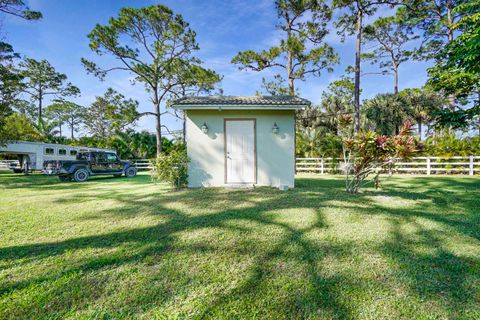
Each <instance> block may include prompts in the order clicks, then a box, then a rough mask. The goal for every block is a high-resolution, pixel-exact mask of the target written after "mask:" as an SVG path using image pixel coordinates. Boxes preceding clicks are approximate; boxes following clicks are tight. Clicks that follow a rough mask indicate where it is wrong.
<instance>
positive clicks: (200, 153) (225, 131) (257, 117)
mask: <svg viewBox="0 0 480 320" xmlns="http://www.w3.org/2000/svg"><path fill="white" fill-rule="evenodd" d="M308 105H310V102H309V101H307V100H305V99H301V98H297V97H291V96H268V97H267V96H255V97H232V96H210V97H186V98H182V99H179V100H176V101H175V102H173V103H172V107H173V108H176V109H181V110H183V111H185V114H186V143H187V153H188V157H189V159H190V163H189V168H188V180H189V182H188V183H189V186H190V187H202V186H203V187H209V186H240V185H247V186H273V187H279V188H284V187H290V188H291V187H294V181H295V180H294V179H295V177H294V176H295V111H296V110H298V109H302V108H305V107H307V106H308Z"/></svg>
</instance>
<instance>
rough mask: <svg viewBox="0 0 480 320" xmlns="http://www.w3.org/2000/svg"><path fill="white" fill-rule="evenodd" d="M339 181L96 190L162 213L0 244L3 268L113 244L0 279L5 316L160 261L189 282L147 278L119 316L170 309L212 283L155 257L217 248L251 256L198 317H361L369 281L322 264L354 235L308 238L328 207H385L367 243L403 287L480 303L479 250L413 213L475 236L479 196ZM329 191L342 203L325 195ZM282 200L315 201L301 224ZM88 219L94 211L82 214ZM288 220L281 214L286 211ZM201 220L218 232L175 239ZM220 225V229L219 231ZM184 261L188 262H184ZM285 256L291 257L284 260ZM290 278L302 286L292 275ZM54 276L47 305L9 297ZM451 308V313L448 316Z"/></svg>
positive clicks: (65, 308)
mask: <svg viewBox="0 0 480 320" xmlns="http://www.w3.org/2000/svg"><path fill="white" fill-rule="evenodd" d="M342 188H343V181H341V180H337V179H321V180H318V179H300V180H298V181H297V188H296V189H294V190H290V191H288V192H280V191H276V190H272V189H269V188H258V189H255V190H240V191H234V190H223V189H207V190H186V191H180V192H172V193H168V194H158V193H156V192H150V193H147V194H143V195H139V194H133V195H132V194H129V193H128V191H124V190H122V191H114V190H109V191H103V192H98V193H97V194H96V195H95V197H96V200H115V201H116V202H118V203H121V204H122V208H127V210H128V215H130V216H131V215H135V213H137V214H138V213H145V212H147V213H148V214H150V215H153V216H155V217H161V218H162V222H161V223H157V224H153V225H151V226H147V227H141V228H139V227H137V228H134V229H128V230H118V231H115V232H110V233H106V234H100V235H93V236H84V237H77V238H72V239H69V240H64V241H59V242H51V243H40V244H31V245H19V246H12V247H6V248H0V263H2V265H3V266H4V269H8V268H10V267H11V265H10V263H20V264H28V263H38V262H39V261H42V260H48V259H51V258H53V257H57V256H63V255H64V254H65V253H67V252H75V251H81V250H85V249H92V248H93V249H102V250H103V249H108V250H107V253H105V254H100V255H99V256H95V257H91V258H87V260H86V261H84V262H82V263H77V264H76V265H69V264H68V263H67V264H66V267H65V268H63V269H62V270H61V271H58V272H54V273H53V274H52V273H51V272H49V271H48V270H47V271H46V272H45V273H44V274H42V275H41V276H38V277H30V278H27V279H25V280H23V281H13V282H4V284H2V285H1V286H0V298H1V296H2V295H4V296H8V297H10V298H9V300H8V301H9V302H10V303H11V304H12V305H11V306H12V307H11V308H10V309H8V310H7V311H6V312H5V315H10V316H18V315H21V313H20V314H19V313H17V312H22V311H23V312H24V314H28V315H33V316H52V315H54V316H60V317H61V316H62V315H65V314H66V313H69V312H71V311H72V309H73V310H76V311H82V310H85V309H88V308H92V303H93V301H92V298H98V297H101V296H106V295H107V296H108V295H109V294H112V293H111V292H109V291H108V289H106V286H104V285H103V284H104V283H105V282H108V281H112V280H109V278H108V276H106V275H105V272H107V271H108V270H111V269H116V268H122V267H125V266H129V265H132V264H134V265H138V266H144V267H145V268H148V267H150V266H155V267H158V270H156V272H157V273H156V274H157V275H159V276H160V277H163V276H165V277H167V276H173V277H177V278H179V279H183V278H185V280H179V281H178V282H177V283H175V285H174V287H173V288H172V287H171V285H172V284H171V283H169V284H156V285H154V283H156V282H158V281H159V280H158V279H157V281H156V280H154V279H152V287H151V288H146V289H143V290H144V291H141V292H140V293H138V295H139V296H140V297H142V298H138V299H136V298H134V297H132V298H131V299H133V302H132V305H130V306H128V307H124V308H123V309H121V311H119V312H125V314H120V313H119V314H117V315H118V316H125V317H127V316H132V315H135V314H136V313H139V312H140V313H142V312H147V311H148V309H149V308H155V307H156V308H160V309H161V306H164V307H165V308H166V307H167V306H168V305H169V304H171V303H174V301H175V300H176V299H178V297H182V296H184V295H185V294H188V292H189V291H192V290H193V288H192V282H193V283H196V282H197V281H199V282H200V283H202V281H203V282H206V284H209V283H208V277H209V276H205V278H206V279H203V280H202V279H201V278H202V277H201V276H199V277H195V276H193V278H192V277H189V276H184V275H183V276H182V274H183V273H182V272H187V273H188V270H187V271H185V266H182V264H181V262H180V261H179V262H176V261H175V260H172V262H171V263H172V264H173V268H172V267H171V266H170V267H169V266H168V264H167V265H165V264H163V263H161V262H162V261H164V260H165V259H168V258H171V257H172V256H177V255H178V256H182V255H187V256H190V255H191V256H192V257H193V256H195V255H213V257H214V258H215V257H216V255H220V254H223V255H226V257H228V258H234V259H239V260H241V259H242V258H245V259H246V260H248V261H249V263H248V266H247V268H246V271H245V273H244V274H242V276H240V277H239V278H238V279H237V281H236V282H234V283H233V284H231V285H230V286H227V287H225V288H223V289H222V290H220V291H219V292H216V293H215V294H214V295H212V297H210V298H205V299H204V301H202V303H201V304H199V305H198V306H197V308H196V310H195V313H194V317H219V318H222V317H229V316H231V315H232V313H236V315H237V316H239V317H246V316H252V315H255V316H258V317H268V316H270V317H272V314H274V315H276V316H277V317H279V318H308V317H310V318H316V317H327V318H353V317H355V315H358V310H353V309H352V305H350V304H349V302H348V299H349V296H348V293H350V294H351V295H356V294H358V293H356V292H361V293H363V294H366V292H367V289H365V288H364V287H363V284H362V283H361V278H360V277H357V276H356V275H355V274H352V273H348V272H345V271H342V270H338V272H336V273H334V274H326V273H325V272H322V268H323V266H325V267H326V266H327V263H328V261H331V260H332V259H333V260H339V259H345V258H349V257H350V256H354V255H355V253H354V248H355V247H356V246H357V245H358V244H357V243H351V242H345V241H335V239H332V240H331V241H315V240H312V238H311V236H310V235H311V233H312V232H317V233H320V234H322V233H324V232H328V229H329V223H328V221H327V220H326V217H325V211H326V210H330V209H335V208H336V209H338V210H342V209H345V208H348V209H355V210H356V211H357V212H358V214H360V215H362V216H363V218H364V219H368V217H371V216H381V217H383V218H385V219H387V220H388V221H389V224H390V226H391V230H390V232H389V237H388V238H387V240H386V241H385V242H382V243H380V244H377V245H376V246H375V247H373V248H372V250H374V251H375V253H378V254H381V255H382V256H384V257H386V258H388V259H389V261H390V263H391V264H392V265H393V269H394V270H396V277H397V278H398V279H399V280H401V281H405V282H407V283H408V288H409V290H410V294H418V295H420V296H422V297H424V298H428V299H441V300H442V301H443V300H445V301H448V303H449V304H450V305H449V307H450V309H451V310H456V309H458V310H461V309H462V308H463V309H465V306H468V301H469V300H470V301H472V300H473V301H475V295H474V289H473V290H472V288H471V287H469V285H468V282H469V280H476V281H478V274H476V273H475V270H478V264H479V261H478V259H477V258H473V257H472V258H465V257H459V256H456V255H455V254H453V253H451V252H450V251H449V249H448V248H447V246H446V244H444V243H443V241H444V240H442V237H440V236H439V233H441V232H443V230H427V229H425V228H424V227H423V226H422V225H421V224H418V223H416V219H419V218H421V219H426V220H430V221H434V222H436V223H438V224H439V225H440V226H444V227H447V228H449V229H450V230H451V231H452V233H457V234H463V235H466V236H471V237H474V238H476V239H477V240H478V239H479V238H478V213H476V211H474V205H475V203H476V202H475V201H474V200H472V199H470V200H468V201H466V202H464V203H462V204H460V205H461V206H463V208H464V209H465V210H466V213H465V215H463V216H461V217H456V216H445V215H442V214H438V213H437V212H435V210H436V208H437V206H438V204H436V203H435V202H434V201H432V202H431V203H429V204H425V203H421V204H417V205H415V207H414V208H410V209H409V210H403V209H398V208H390V207H385V206H383V205H379V204H376V203H374V202H373V201H372V199H371V197H372V195H382V196H394V197H400V198H405V199H413V200H419V199H429V195H428V193H426V194H421V195H419V194H417V193H415V192H411V191H398V189H395V190H393V191H382V192H381V193H372V192H369V191H367V192H365V193H364V194H362V195H358V196H352V195H347V194H345V193H344V192H343V190H342ZM433 193H434V192H433ZM89 197H91V195H87V196H85V195H82V194H81V193H75V194H69V195H68V196H66V197H65V198H64V199H62V201H67V202H71V203H75V202H80V201H83V200H85V198H89ZM332 199H333V200H335V201H337V202H340V203H341V204H332ZM448 202H450V201H448ZM175 205H180V209H178V208H175ZM288 209H298V210H303V211H305V212H306V210H312V211H313V212H314V217H313V218H312V219H311V221H310V222H309V223H308V224H298V225H297V224H296V222H293V223H292V221H290V220H289V217H288V214H287V216H282V212H284V211H285V210H288ZM287 212H290V211H287ZM96 213H97V215H98V216H107V217H110V216H111V217H119V216H123V215H124V214H125V213H124V212H123V210H119V209H110V208H105V209H103V210H98V211H97V212H96ZM340 214H341V213H340ZM86 218H87V219H95V218H97V217H94V216H90V215H89V216H87V217H86ZM283 218H284V219H287V221H286V222H285V221H283V220H282V219H283ZM245 221H246V222H248V223H245ZM412 223H413V224H415V228H416V229H417V235H416V238H415V239H412V236H411V235H410V234H408V233H405V232H404V231H403V230H402V226H403V225H405V224H412ZM205 230H216V233H212V234H207V235H206V236H205V237H204V238H202V241H201V242H199V241H186V240H182V239H181V238H180V236H182V235H185V234H187V235H188V234H196V233H198V232H204V231H205ZM259 232H265V238H266V239H270V238H271V239H272V240H271V243H270V244H269V245H266V246H263V245H262V243H261V240H262V238H261V237H260V235H259V234H258V233H259ZM218 235H221V237H216V236H218ZM268 237H270V238H268ZM225 239H227V240H230V241H227V240H225ZM255 240H257V241H258V242H255ZM418 246H423V247H425V248H426V249H429V253H427V254H421V253H418V252H416V249H417V248H418ZM119 247H122V248H124V247H127V248H133V249H132V250H124V251H122V250H120V251H118V252H114V253H111V252H109V250H110V249H116V248H119ZM157 262H158V263H157ZM176 263H178V265H177V264H176ZM184 263H185V264H186V265H188V266H190V264H189V262H188V261H187V262H184ZM237 263H238V262H237ZM204 264H206V262H204ZM285 264H286V265H287V267H285V266H284V265H285ZM289 264H294V266H296V267H289ZM289 268H291V270H290V269H289ZM475 268H476V269H475ZM172 269H173V270H172ZM292 270H294V271H298V272H299V274H298V275H297V276H298V279H297V280H296V281H293V282H291V283H287V284H288V285H290V286H292V287H293V289H292V290H293V291H292V292H288V290H290V289H288V288H284V287H281V285H282V284H283V282H281V281H280V280H278V279H279V277H282V274H283V273H287V274H288V272H291V271H292ZM100 272H101V275H99V276H98V277H99V279H98V283H94V284H92V281H94V280H92V277H93V279H96V277H97V275H98V273H100ZM291 276H294V275H293V274H292V275H291ZM69 277H73V280H72V281H74V283H73V284H72V283H70V282H69V280H68V279H69ZM62 281H65V283H63V282H62ZM113 281H114V280H113ZM296 282H298V283H299V285H296V284H295V283H296ZM445 283H446V284H445ZM52 284H53V289H52V290H51V291H50V292H49V294H48V298H49V299H51V300H52V302H51V303H49V308H47V309H42V307H41V306H42V304H41V303H31V304H28V305H22V304H21V303H20V302H19V300H16V299H14V298H13V297H14V296H15V295H14V293H15V292H19V291H21V290H22V289H25V290H28V289H29V288H35V287H41V288H42V287H43V286H44V285H52ZM275 285H279V286H280V287H278V288H276V290H277V291H276V292H277V293H278V295H279V296H280V297H265V291H266V290H267V289H266V288H269V290H270V291H271V290H272V288H271V287H272V286H274V289H275ZM62 286H63V287H62ZM64 286H72V288H74V289H72V291H69V290H68V289H67V290H65V287H64ZM375 286H376V287H377V288H382V287H383V289H384V290H387V289H388V284H385V285H384V284H382V283H381V281H376V283H375ZM92 288H95V289H97V291H95V290H93V289H92ZM80 289H81V290H83V289H85V290H86V291H85V293H83V294H82V293H76V294H72V292H73V291H75V292H76V290H80ZM285 290H287V291H285ZM267 291H268V290H267ZM270 291H269V294H270ZM133 294H135V293H133ZM66 296H67V297H66ZM256 301H260V302H265V303H268V304H267V305H263V306H260V305H258V303H260V302H256ZM146 302H149V303H153V304H154V306H148V304H147V305H145V303H146ZM239 307H243V308H240V309H239ZM469 307H471V306H469ZM145 308H146V310H145ZM248 308H251V309H248ZM471 308H473V307H471ZM114 309H115V308H113V309H112V310H114ZM112 312H113V311H112ZM190 312H191V311H190ZM267 312H270V313H267ZM180 314H181V313H180ZM455 315H458V314H451V315H450V314H449V315H448V316H455Z"/></svg>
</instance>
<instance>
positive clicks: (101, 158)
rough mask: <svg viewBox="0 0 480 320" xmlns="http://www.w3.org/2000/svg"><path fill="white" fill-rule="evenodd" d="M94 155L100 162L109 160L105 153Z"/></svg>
mask: <svg viewBox="0 0 480 320" xmlns="http://www.w3.org/2000/svg"><path fill="white" fill-rule="evenodd" d="M93 155H94V157H95V159H96V160H97V161H98V162H104V161H106V160H107V157H106V155H105V154H104V153H94V154H93Z"/></svg>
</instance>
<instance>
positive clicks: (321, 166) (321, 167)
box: [320, 158, 325, 174]
mask: <svg viewBox="0 0 480 320" xmlns="http://www.w3.org/2000/svg"><path fill="white" fill-rule="evenodd" d="M324 170H325V169H324V166H323V158H322V159H321V160H320V173H321V174H323V172H324Z"/></svg>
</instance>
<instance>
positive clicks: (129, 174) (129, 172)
mask: <svg viewBox="0 0 480 320" xmlns="http://www.w3.org/2000/svg"><path fill="white" fill-rule="evenodd" d="M136 175H137V168H135V167H129V168H128V169H127V170H126V171H125V177H127V178H132V177H135V176H136Z"/></svg>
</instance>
